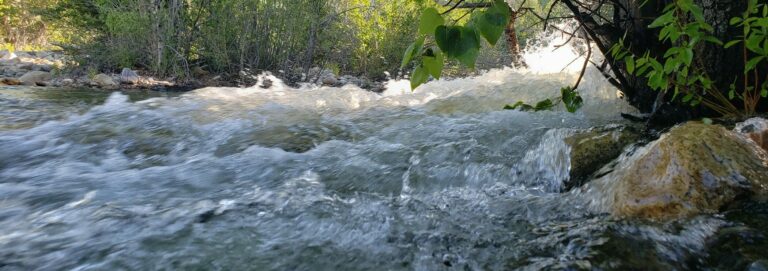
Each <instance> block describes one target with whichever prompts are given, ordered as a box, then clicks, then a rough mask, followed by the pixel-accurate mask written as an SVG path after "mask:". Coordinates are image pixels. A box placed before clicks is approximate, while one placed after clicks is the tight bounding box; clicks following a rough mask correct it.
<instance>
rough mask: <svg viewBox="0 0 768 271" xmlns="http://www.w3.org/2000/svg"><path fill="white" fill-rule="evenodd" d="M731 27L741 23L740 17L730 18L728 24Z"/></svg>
mask: <svg viewBox="0 0 768 271" xmlns="http://www.w3.org/2000/svg"><path fill="white" fill-rule="evenodd" d="M729 23H730V24H731V25H737V24H739V23H741V17H733V18H731V21H730V22H729Z"/></svg>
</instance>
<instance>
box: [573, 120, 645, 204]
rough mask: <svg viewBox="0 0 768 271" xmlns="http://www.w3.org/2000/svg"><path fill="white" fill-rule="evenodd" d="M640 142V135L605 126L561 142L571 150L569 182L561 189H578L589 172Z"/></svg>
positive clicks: (628, 128) (618, 127) (624, 127)
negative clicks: (627, 147) (628, 146)
mask: <svg viewBox="0 0 768 271" xmlns="http://www.w3.org/2000/svg"><path fill="white" fill-rule="evenodd" d="M639 139H640V133H639V132H638V131H637V130H636V129H634V128H632V127H626V126H607V127H600V128H594V129H590V130H586V131H583V132H577V133H575V134H573V135H571V136H569V137H566V138H565V139H564V141H565V144H567V145H568V146H570V147H571V152H570V158H571V163H570V164H571V166H570V171H569V179H568V180H566V181H565V183H564V189H565V190H566V191H567V190H570V189H572V188H574V187H578V186H581V185H582V184H583V183H584V182H585V181H587V180H588V179H589V178H590V177H591V175H592V173H594V172H596V171H597V170H598V169H600V168H601V167H602V166H604V165H606V164H608V163H609V162H610V161H611V160H613V159H616V158H617V157H619V155H621V153H622V152H623V151H624V148H625V147H626V146H627V145H629V144H632V143H635V142H637V141H638V140H639Z"/></svg>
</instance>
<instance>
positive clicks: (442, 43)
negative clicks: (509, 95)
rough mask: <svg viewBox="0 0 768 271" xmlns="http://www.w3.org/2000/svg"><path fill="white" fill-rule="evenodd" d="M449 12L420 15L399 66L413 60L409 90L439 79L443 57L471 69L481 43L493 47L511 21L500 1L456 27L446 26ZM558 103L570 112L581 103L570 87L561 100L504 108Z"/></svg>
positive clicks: (529, 108)
mask: <svg viewBox="0 0 768 271" xmlns="http://www.w3.org/2000/svg"><path fill="white" fill-rule="evenodd" d="M448 11H450V9H449V10H448ZM448 11H446V12H443V13H440V12H439V11H438V10H437V9H435V8H433V7H429V8H426V9H424V10H423V11H422V13H421V17H420V20H419V31H418V35H419V36H418V38H417V39H416V41H414V42H413V43H412V44H411V45H410V46H409V47H408V49H406V50H405V53H404V55H403V61H402V65H401V68H404V67H406V66H407V64H408V63H410V62H411V61H414V60H416V64H415V67H414V69H413V72H412V73H411V89H416V88H417V87H418V86H419V85H421V84H424V83H426V82H427V81H428V80H429V77H430V76H432V77H433V78H435V79H440V75H441V74H442V72H443V69H444V64H443V61H444V59H445V58H447V59H452V60H456V61H458V62H459V63H461V64H463V65H464V66H467V67H469V68H470V69H471V68H474V66H475V63H476V61H477V58H478V55H479V51H480V49H481V48H482V41H483V40H485V41H487V42H488V44H490V45H491V46H494V45H496V44H497V43H498V41H499V39H500V38H501V36H502V34H503V33H504V31H505V29H506V27H507V24H508V22H509V21H510V20H513V19H514V18H512V14H511V9H510V7H509V6H508V4H507V3H506V2H505V1H502V0H494V1H493V3H492V4H491V5H490V7H487V8H485V9H483V10H478V11H474V12H472V14H471V17H470V19H469V20H467V21H466V22H464V24H463V25H459V24H458V22H459V21H460V20H454V23H452V24H446V22H447V21H449V20H446V19H445V18H444V16H446V15H444V14H445V13H447V12H448ZM428 40H429V42H427V41H428ZM431 41H434V44H435V45H436V46H435V45H431ZM425 44H426V45H425ZM553 100H554V101H555V102H553ZM560 102H563V105H564V106H565V107H566V110H568V111H569V112H571V113H573V112H576V110H578V109H579V108H580V107H581V106H582V104H583V100H582V98H581V96H580V95H579V93H578V92H577V91H576V90H575V89H574V88H573V87H564V88H562V89H561V97H558V98H555V99H545V100H543V101H539V102H538V103H536V105H529V104H526V103H524V102H522V101H519V102H517V103H515V104H513V105H507V106H505V107H504V109H511V110H514V109H520V110H523V111H541V110H549V109H552V108H554V106H555V105H556V104H557V103H560Z"/></svg>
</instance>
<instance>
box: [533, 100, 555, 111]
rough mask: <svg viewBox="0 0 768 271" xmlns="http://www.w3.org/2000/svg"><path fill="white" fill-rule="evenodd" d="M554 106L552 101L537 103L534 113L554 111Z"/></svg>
mask: <svg viewBox="0 0 768 271" xmlns="http://www.w3.org/2000/svg"><path fill="white" fill-rule="evenodd" d="M554 106H555V104H554V103H552V100H550V99H545V100H542V101H539V102H538V103H536V106H534V108H533V110H534V111H542V110H549V109H552V107H554Z"/></svg>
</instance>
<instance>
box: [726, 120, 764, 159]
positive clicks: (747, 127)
mask: <svg viewBox="0 0 768 271" xmlns="http://www.w3.org/2000/svg"><path fill="white" fill-rule="evenodd" d="M734 130H735V131H736V132H738V133H741V134H743V135H745V136H747V137H748V138H749V139H751V140H752V141H754V142H755V143H757V145H758V146H760V148H763V150H766V151H768V120H766V119H764V118H751V119H748V120H746V121H744V122H741V123H737V124H736V128H734Z"/></svg>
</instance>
